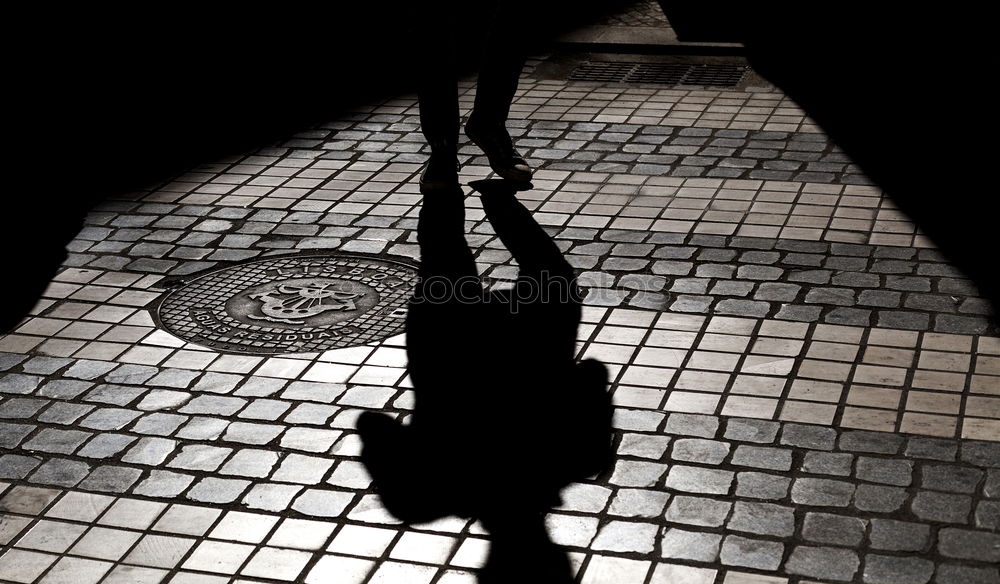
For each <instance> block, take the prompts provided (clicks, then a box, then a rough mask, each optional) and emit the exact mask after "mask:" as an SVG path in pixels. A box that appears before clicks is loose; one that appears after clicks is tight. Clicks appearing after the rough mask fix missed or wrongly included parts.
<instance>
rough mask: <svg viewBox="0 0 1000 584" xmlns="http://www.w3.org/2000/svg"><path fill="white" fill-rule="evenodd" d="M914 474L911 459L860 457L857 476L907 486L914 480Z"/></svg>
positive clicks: (861, 478) (864, 479)
mask: <svg viewBox="0 0 1000 584" xmlns="http://www.w3.org/2000/svg"><path fill="white" fill-rule="evenodd" d="M912 474H913V463H912V462H911V461H909V460H893V459H885V458H871V457H868V456H862V457H860V458H858V463H857V474H856V476H857V477H858V479H860V480H863V481H868V482H871V483H882V484H886V485H896V486H900V487H905V486H908V485H909V484H910V483H911V482H912V480H913V478H912Z"/></svg>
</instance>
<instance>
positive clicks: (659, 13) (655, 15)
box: [601, 0, 669, 27]
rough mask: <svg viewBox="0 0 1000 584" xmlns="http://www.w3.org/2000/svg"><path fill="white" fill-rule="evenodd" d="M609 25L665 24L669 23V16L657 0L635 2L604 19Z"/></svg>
mask: <svg viewBox="0 0 1000 584" xmlns="http://www.w3.org/2000/svg"><path fill="white" fill-rule="evenodd" d="M601 24H605V25H608V26H628V27H634V26H664V25H669V23H668V22H667V17H666V16H664V15H663V10H662V9H661V8H660V4H659V3H658V2H657V1H656V0H641V1H639V2H633V3H631V4H630V5H629V6H628V7H626V8H625V9H624V10H622V11H620V12H618V13H616V14H611V15H608V16H607V17H605V18H604V19H602V22H601Z"/></svg>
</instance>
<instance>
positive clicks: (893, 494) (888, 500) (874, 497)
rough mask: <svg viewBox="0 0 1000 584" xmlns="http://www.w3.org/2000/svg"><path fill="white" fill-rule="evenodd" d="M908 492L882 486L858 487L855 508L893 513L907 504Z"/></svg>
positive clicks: (855, 494) (855, 495)
mask: <svg viewBox="0 0 1000 584" xmlns="http://www.w3.org/2000/svg"><path fill="white" fill-rule="evenodd" d="M906 499H907V495H906V490H905V489H903V488H900V487H884V486H881V485H864V484H862V485H858V488H857V490H856V491H855V493H854V506H855V507H856V508H857V509H859V510H861V511H872V512H875V513H893V512H895V511H897V510H899V509H900V508H901V507H902V506H903V503H905V502H906Z"/></svg>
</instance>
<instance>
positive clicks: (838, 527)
mask: <svg viewBox="0 0 1000 584" xmlns="http://www.w3.org/2000/svg"><path fill="white" fill-rule="evenodd" d="M865 523H866V522H865V521H864V520H862V519H858V518H857V517H847V516H845V515H831V514H828V513H806V517H805V521H804V522H803V524H802V537H804V538H805V539H807V540H809V541H812V542H816V543H827V544H833V545H843V546H850V547H857V546H858V544H860V543H861V540H862V539H863V538H864V536H865Z"/></svg>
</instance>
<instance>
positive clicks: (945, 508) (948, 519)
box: [910, 491, 972, 523]
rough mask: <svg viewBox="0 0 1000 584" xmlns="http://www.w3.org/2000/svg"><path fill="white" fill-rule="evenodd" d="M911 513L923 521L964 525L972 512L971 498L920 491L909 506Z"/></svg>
mask: <svg viewBox="0 0 1000 584" xmlns="http://www.w3.org/2000/svg"><path fill="white" fill-rule="evenodd" d="M910 509H911V510H912V511H913V513H914V514H915V515H916V516H917V517H919V518H921V519H923V520H925V521H938V522H941V523H966V522H968V519H969V512H970V511H971V510H972V498H971V497H969V496H967V495H952V494H947V493H938V492H935V491H920V492H919V493H917V496H916V497H914V498H913V502H912V503H911V504H910Z"/></svg>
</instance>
